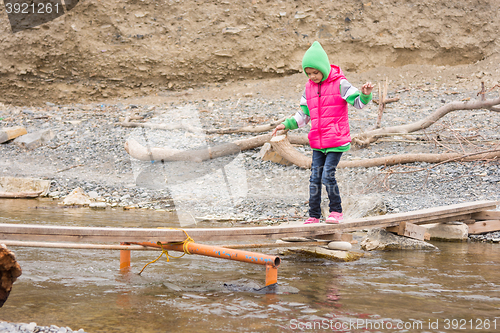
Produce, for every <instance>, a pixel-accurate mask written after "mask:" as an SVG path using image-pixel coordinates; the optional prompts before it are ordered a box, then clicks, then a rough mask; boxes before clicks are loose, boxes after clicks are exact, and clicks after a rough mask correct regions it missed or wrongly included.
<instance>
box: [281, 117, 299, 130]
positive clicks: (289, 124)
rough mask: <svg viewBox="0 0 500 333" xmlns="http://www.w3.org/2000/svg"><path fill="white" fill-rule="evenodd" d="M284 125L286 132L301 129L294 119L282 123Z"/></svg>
mask: <svg viewBox="0 0 500 333" xmlns="http://www.w3.org/2000/svg"><path fill="white" fill-rule="evenodd" d="M282 124H283V125H285V129H286V130H294V129H297V128H299V126H298V125H297V121H296V120H295V118H294V117H291V118H287V119H285V121H284V122H282Z"/></svg>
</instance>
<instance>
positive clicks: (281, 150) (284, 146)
mask: <svg viewBox="0 0 500 333" xmlns="http://www.w3.org/2000/svg"><path fill="white" fill-rule="evenodd" d="M271 145H272V146H273V150H274V151H276V152H277V153H278V154H279V155H280V156H283V157H284V158H285V159H287V160H288V161H290V162H292V163H293V164H295V165H296V166H298V167H300V168H304V169H310V168H311V163H312V160H311V158H310V157H307V156H305V155H303V154H301V153H300V152H298V151H297V149H295V148H294V147H292V145H291V144H290V141H289V140H288V137H287V136H286V135H277V136H275V137H273V138H272V139H271Z"/></svg>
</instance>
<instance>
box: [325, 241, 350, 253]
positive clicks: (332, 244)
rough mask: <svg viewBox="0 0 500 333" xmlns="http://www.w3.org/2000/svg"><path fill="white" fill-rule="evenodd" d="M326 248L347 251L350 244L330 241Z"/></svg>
mask: <svg viewBox="0 0 500 333" xmlns="http://www.w3.org/2000/svg"><path fill="white" fill-rule="evenodd" d="M328 248H329V249H330V250H340V251H349V250H350V249H351V248H352V245H351V243H349V242H330V243H328Z"/></svg>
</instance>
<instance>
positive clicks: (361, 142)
mask: <svg viewBox="0 0 500 333" xmlns="http://www.w3.org/2000/svg"><path fill="white" fill-rule="evenodd" d="M499 104H500V98H496V99H490V100H485V101H465V102H451V103H448V104H446V105H444V106H442V107H440V108H439V109H437V110H436V111H435V112H433V113H432V114H430V115H429V116H427V117H426V118H424V119H422V120H419V121H417V122H414V123H411V124H406V125H398V126H391V127H383V128H378V129H374V130H371V131H367V132H364V133H359V134H356V135H355V136H354V137H353V138H352V142H351V143H352V144H353V145H356V146H360V147H366V146H368V145H369V144H370V143H373V142H375V141H377V139H378V138H381V137H384V136H387V135H388V134H393V133H404V134H408V133H412V132H416V131H418V130H422V129H425V128H427V127H429V126H431V125H432V124H434V123H435V122H436V121H438V120H439V119H440V118H442V117H444V116H445V115H446V114H448V113H450V112H452V111H458V110H475V109H488V110H489V109H491V108H494V109H497V107H496V106H497V105H499Z"/></svg>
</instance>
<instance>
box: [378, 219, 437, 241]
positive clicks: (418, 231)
mask: <svg viewBox="0 0 500 333" xmlns="http://www.w3.org/2000/svg"><path fill="white" fill-rule="evenodd" d="M386 230H387V231H390V232H394V233H396V234H398V235H399V236H405V237H408V238H413V239H418V240H429V239H431V235H430V234H429V233H428V232H427V229H426V228H425V227H422V226H419V225H416V224H413V223H407V222H405V221H403V222H401V223H399V225H398V226H396V227H389V228H386Z"/></svg>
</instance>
